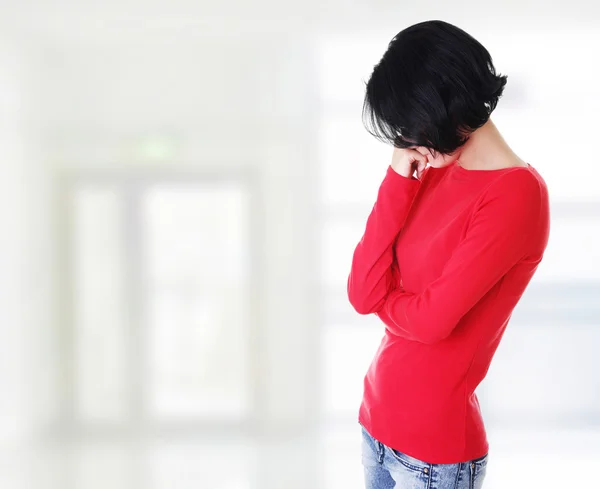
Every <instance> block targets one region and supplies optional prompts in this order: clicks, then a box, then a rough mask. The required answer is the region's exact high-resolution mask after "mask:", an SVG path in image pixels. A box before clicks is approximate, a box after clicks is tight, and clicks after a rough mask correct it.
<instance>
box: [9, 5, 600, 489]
mask: <svg viewBox="0 0 600 489" xmlns="http://www.w3.org/2000/svg"><path fill="white" fill-rule="evenodd" d="M430 19H443V20H446V21H448V22H451V23H454V24H456V25H458V26H459V27H461V28H463V29H465V30H466V31H467V32H469V33H470V34H472V35H473V36H474V37H475V38H477V39H478V40H479V41H480V42H482V43H483V44H484V45H485V46H486V47H487V48H488V50H489V51H490V52H491V54H492V57H493V59H494V63H495V65H496V68H497V70H498V71H499V72H500V73H502V74H507V75H508V85H507V88H506V92H505V95H504V97H503V98H502V99H501V101H500V103H499V105H498V108H497V109H496V111H495V112H494V115H493V119H494V121H495V122H496V124H497V125H498V126H499V128H500V130H501V131H502V132H503V134H504V135H505V137H506V139H507V141H508V142H509V144H510V145H511V146H512V147H513V148H514V149H515V151H516V152H517V153H518V154H519V155H520V156H521V157H522V158H523V159H525V160H527V161H528V162H530V163H531V164H532V165H533V166H534V167H536V169H537V170H538V171H539V172H540V173H541V174H542V175H543V177H544V178H545V179H546V182H547V184H548V186H549V189H550V193H551V198H552V232H551V239H550V244H549V247H548V250H547V254H546V258H545V260H544V262H543V263H542V265H541V267H540V269H539V272H538V273H537V275H536V277H535V279H534V281H533V282H532V284H531V286H530V288H529V289H528V291H527V292H526V295H525V296H524V298H523V300H522V302H521V303H520V304H519V306H518V308H517V310H516V311H515V314H514V316H513V320H512V323H511V325H510V327H509V329H508V331H507V333H506V336H505V338H504V341H503V343H502V345H501V346H500V349H499V351H498V353H497V356H496V358H495V361H494V363H493V364H492V368H491V370H490V372H489V375H488V378H487V379H486V380H485V381H484V382H483V384H482V385H481V386H480V388H479V390H478V395H479V397H480V401H481V406H482V410H483V415H484V418H485V420H486V423H487V427H488V432H489V439H490V444H491V455H490V463H489V465H488V475H487V479H486V483H485V487H486V489H505V488H507V487H510V488H521V487H523V488H525V487H528V488H530V487H540V488H541V487H543V488H564V487H579V486H581V487H583V485H584V484H586V487H592V486H593V481H592V482H590V479H589V477H590V476H589V471H590V469H593V468H599V466H600V376H599V375H598V372H599V371H600V355H599V354H598V346H599V345H600V299H599V297H600V246H598V245H599V235H600V191H599V190H598V181H599V178H600V165H599V163H600V162H599V161H598V156H597V148H596V146H595V144H596V142H597V141H598V139H597V134H598V122H597V116H598V113H600V98H599V97H598V95H597V80H598V78H599V76H600V68H598V63H597V62H595V61H596V60H597V59H598V50H599V47H600V12H599V11H598V8H597V5H595V4H594V3H593V2H587V1H585V0H574V1H570V2H566V1H563V2H558V1H556V2H548V1H545V2H542V1H521V2H512V1H511V2H503V3H501V4H498V5H494V6H492V5H488V4H486V3H482V2H475V1H463V2H461V3H458V4H457V3H456V2H451V3H445V2H444V3H442V2H437V3H436V2H432V1H421V2H411V3H410V5H409V3H407V2H399V1H396V2H391V1H387V0H373V1H368V2H367V1H356V2H352V3H351V4H349V3H348V2H341V1H340V0H326V1H321V2H316V1H306V2H303V3H300V2H274V1H269V0H260V1H258V0H256V1H254V2H242V1H234V0H230V1H222V2H211V3H208V2H203V1H200V2H191V1H184V0H177V1H171V2H168V3H167V2H163V3H162V4H161V3H159V2H156V1H147V2H141V1H136V0H121V1H118V2H117V1H114V0H109V1H105V2H94V3H93V2H86V1H79V2H75V1H73V0H62V1H58V0H56V1H41V0H31V1H23V2H8V1H6V0H5V1H2V2H1V3H0V41H1V42H0V225H1V229H2V234H1V237H0V487H1V488H2V489H23V488H28V489H29V488H33V489H95V488H102V489H106V488H110V489H121V488H123V489H137V488H143V489H146V488H148V489H163V488H169V489H172V488H175V489H188V488H190V489H191V488H195V489H197V488H210V489H321V488H323V489H325V488H327V489H338V488H339V489H352V488H354V489H359V488H362V487H363V481H362V467H361V464H360V438H361V437H360V431H359V426H358V424H357V412H358V406H359V402H360V398H361V393H362V391H361V389H362V379H363V376H364V373H365V372H366V369H367V366H368V363H369V362H370V360H371V357H372V355H373V353H374V352H375V348H376V346H377V344H378V342H379V340H380V338H381V335H382V334H383V328H382V327H381V325H380V324H378V322H377V320H376V318H373V317H363V316H359V315H357V314H356V313H354V311H353V310H352V308H351V306H350V305H349V304H348V302H347V299H346V295H345V282H346V278H347V274H348V272H349V267H350V259H351V254H352V251H353V249H354V246H355V245H356V243H357V242H358V240H359V239H360V236H361V234H362V231H363V229H364V222H365V219H366V217H367V215H368V213H369V211H370V209H371V206H372V204H373V202H374V199H375V196H376V192H377V189H378V186H379V183H380V182H381V180H382V179H383V176H384V174H385V170H386V168H387V165H388V164H389V161H390V157H391V148H389V147H386V146H384V145H382V144H381V143H378V142H377V141H375V140H374V139H373V138H372V137H371V136H369V135H368V133H367V132H366V131H365V130H364V129H363V128H362V126H361V121H360V111H361V105H362V96H363V88H364V83H365V81H366V80H367V78H368V76H369V74H370V71H371V69H372V67H373V65H374V64H375V63H376V62H377V61H378V60H379V58H380V57H381V55H382V54H383V52H384V51H385V48H386V47H387V43H388V41H389V40H390V39H391V38H392V37H393V36H394V35H395V34H396V33H397V32H398V31H400V30H401V29H403V28H405V27H407V26H409V25H411V24H413V23H416V22H419V21H422V20H430ZM590 483H591V484H592V486H590Z"/></svg>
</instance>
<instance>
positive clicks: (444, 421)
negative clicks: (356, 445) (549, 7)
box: [348, 163, 550, 463]
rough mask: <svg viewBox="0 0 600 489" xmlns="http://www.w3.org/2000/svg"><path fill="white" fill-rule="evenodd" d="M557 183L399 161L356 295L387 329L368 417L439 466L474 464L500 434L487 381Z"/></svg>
mask: <svg viewBox="0 0 600 489" xmlns="http://www.w3.org/2000/svg"><path fill="white" fill-rule="evenodd" d="M549 227H550V226H549V203H548V190H547V187H546V184H545V182H544V180H543V179H542V177H541V176H540V175H539V173H538V172H537V171H536V170H535V169H534V168H533V167H532V166H531V165H529V166H528V167H527V168H524V167H516V168H503V169H499V170H466V169H465V168H463V167H461V166H460V165H458V164H457V163H453V164H451V165H449V166H447V167H444V168H433V167H428V168H427V169H426V170H425V173H424V174H423V176H422V178H421V180H420V181H419V180H417V179H415V178H414V177H411V178H406V177H403V176H401V175H399V174H397V173H396V172H395V171H394V170H393V169H392V168H391V166H390V167H388V170H387V173H386V176H385V178H384V180H383V182H382V184H381V186H380V188H379V193H378V196H377V201H376V203H375V205H374V207H373V209H372V211H371V214H370V215H369V218H368V220H367V224H366V229H365V232H364V235H363V237H362V239H361V241H360V242H359V243H358V245H357V247H356V250H355V252H354V256H353V260H352V270H351V272H350V276H349V278H348V297H349V299H350V303H351V304H352V306H353V307H354V308H355V309H356V311H357V312H358V313H360V314H375V315H377V316H378V317H379V318H380V319H381V321H382V322H383V324H384V325H385V335H384V337H383V339H382V341H381V344H380V346H379V349H378V351H377V353H376V355H375V358H374V359H373V361H372V363H371V366H370V368H369V370H368V372H367V374H366V376H365V380H364V396H363V401H362V404H361V407H360V412H359V421H360V422H361V424H362V425H363V426H364V427H365V428H366V429H367V431H368V432H369V433H370V434H371V435H372V436H374V437H375V438H376V439H378V440H379V441H381V442H382V443H384V444H385V445H387V446H389V447H392V448H395V449H396V450H399V451H400V452H403V453H405V454H407V455H410V456H412V457H415V458H417V459H420V460H423V461H425V462H428V463H458V462H466V461H468V460H472V459H474V458H478V457H481V456H483V455H485V454H486V453H487V451H488V448H489V447H488V441H487V437H486V433H485V428H484V425H483V421H482V417H481V413H480V409H479V402H478V400H477V396H476V394H475V389H476V387H477V386H478V385H479V383H480V382H481V381H482V380H483V378H484V377H485V375H486V373H487V371H488V368H489V365H490V362H491V360H492V356H493V355H494V353H495V351H496V349H497V348H498V344H499V342H500V339H501V337H502V335H503V333H504V330H505V328H506V326H507V323H508V321H509V319H510V316H511V314H512V311H513V309H514V307H515V306H516V304H517V302H518V301H519V299H520V298H521V296H522V294H523V292H524V291H525V288H526V287H527V285H528V283H529V281H530V280H531V278H532V276H533V274H534V272H535V270H536V268H537V266H538V264H539V263H540V261H541V259H542V255H543V253H544V250H545V248H546V244H547V242H548V234H549Z"/></svg>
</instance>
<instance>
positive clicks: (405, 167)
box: [391, 147, 428, 180]
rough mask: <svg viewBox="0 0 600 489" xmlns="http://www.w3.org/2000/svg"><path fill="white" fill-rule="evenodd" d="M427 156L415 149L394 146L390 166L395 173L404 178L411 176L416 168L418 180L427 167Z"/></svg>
mask: <svg viewBox="0 0 600 489" xmlns="http://www.w3.org/2000/svg"><path fill="white" fill-rule="evenodd" d="M427 158H428V157H427V156H425V155H423V154H421V153H419V152H418V151H417V150H416V149H410V148H396V147H394V153H393V154H392V163H391V166H392V169H393V170H394V171H395V172H396V173H398V174H399V175H402V176H403V177H406V178H411V177H412V176H413V174H414V172H415V170H416V171H417V178H418V179H419V180H420V179H421V175H422V174H423V171H424V170H425V168H426V167H427Z"/></svg>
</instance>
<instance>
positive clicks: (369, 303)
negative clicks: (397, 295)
mask: <svg viewBox="0 0 600 489" xmlns="http://www.w3.org/2000/svg"><path fill="white" fill-rule="evenodd" d="M425 171H427V170H425ZM421 178H423V177H421ZM420 185H421V181H420V180H418V179H416V178H414V177H411V178H407V177H404V176H402V175H400V174H398V173H396V172H395V171H394V169H393V168H392V167H391V165H390V166H388V169H387V172H386V175H385V178H384V179H383V182H382V183H381V186H380V187H379V192H378V195H377V200H376V202H375V205H374V206H373V209H372V210H371V213H370V215H369V217H368V219H367V224H366V228H365V232H364V234H363V237H362V239H361V240H360V242H359V243H358V245H357V247H356V249H355V251H354V255H353V258H352V268H351V271H350V275H349V277H348V284H347V285H348V287H347V290H348V299H349V300H350V303H351V304H352V306H353V307H354V309H355V310H356V312H358V313H359V314H371V313H373V312H375V311H377V310H380V309H381V308H382V307H383V305H384V303H385V300H386V296H387V295H388V293H389V292H390V290H392V289H394V288H396V287H397V286H398V284H397V283H396V281H397V280H396V275H395V273H394V271H393V269H392V265H393V263H394V262H395V257H394V243H395V242H396V238H397V236H398V233H399V232H400V231H401V229H402V226H403V225H404V222H405V221H406V217H407V216H408V212H409V210H410V207H411V204H412V202H413V200H414V198H415V195H416V194H417V190H418V189H419V186H420Z"/></svg>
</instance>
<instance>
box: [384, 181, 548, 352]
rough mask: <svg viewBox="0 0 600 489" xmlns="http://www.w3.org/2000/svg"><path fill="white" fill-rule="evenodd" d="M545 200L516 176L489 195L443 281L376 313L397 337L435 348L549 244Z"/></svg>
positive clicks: (533, 184)
mask: <svg viewBox="0 0 600 489" xmlns="http://www.w3.org/2000/svg"><path fill="white" fill-rule="evenodd" d="M548 231H549V230H548V204H547V194H546V193H545V192H543V191H542V188H541V186H540V183H539V182H538V181H537V179H535V177H534V176H533V175H531V174H530V173H529V172H525V171H513V172H509V173H507V174H505V175H503V176H502V177H500V178H499V179H498V180H497V181H496V182H495V183H494V184H492V185H491V187H490V188H489V189H488V191H487V192H486V195H485V197H484V198H483V199H481V200H480V203H479V205H478V207H477V209H476V211H475V213H474V214H473V216H472V218H471V222H470V224H469V228H468V230H467V234H466V236H465V238H464V239H463V241H462V242H461V243H460V244H459V246H458V247H457V249H456V250H455V251H454V253H453V254H452V256H451V258H450V259H449V261H448V263H447V264H446V266H445V267H444V270H443V272H442V274H441V276H440V277H439V278H438V279H436V280H435V281H434V282H433V283H431V284H430V285H429V286H428V287H427V288H426V289H425V290H423V291H422V292H421V293H419V294H411V293H408V292H405V291H404V290H402V289H401V288H397V289H396V290H394V291H392V292H390V293H389V294H388V295H387V297H386V299H385V300H384V301H381V302H379V303H378V305H379V308H378V310H377V311H376V313H377V314H378V315H379V316H380V318H381V319H382V320H383V321H384V323H385V324H386V329H387V330H388V331H389V332H390V333H392V334H395V335H398V336H403V337H406V338H408V339H411V340H416V341H420V342H422V343H435V342H437V341H440V340H443V339H444V338H446V337H447V336H449V335H450V333H451V332H452V330H453V329H454V328H455V327H456V325H457V324H458V323H459V321H460V319H461V318H462V317H463V316H464V315H465V314H466V313H467V312H468V311H469V310H470V309H471V308H472V307H473V306H474V305H475V304H477V302H478V301H479V300H480V299H481V298H482V297H483V296H484V295H485V294H486V293H487V292H488V291H489V290H490V289H491V288H492V287H493V286H494V285H495V284H496V283H497V282H498V281H499V280H501V279H502V277H503V276H504V275H505V274H506V273H507V272H508V271H509V270H510V269H511V268H512V267H513V266H514V265H515V264H517V263H518V262H519V261H520V260H521V259H522V258H524V257H525V256H526V255H527V254H529V253H531V252H532V251H535V250H536V249H541V250H542V251H543V249H542V248H543V247H545V245H546V243H547V239H548Z"/></svg>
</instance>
